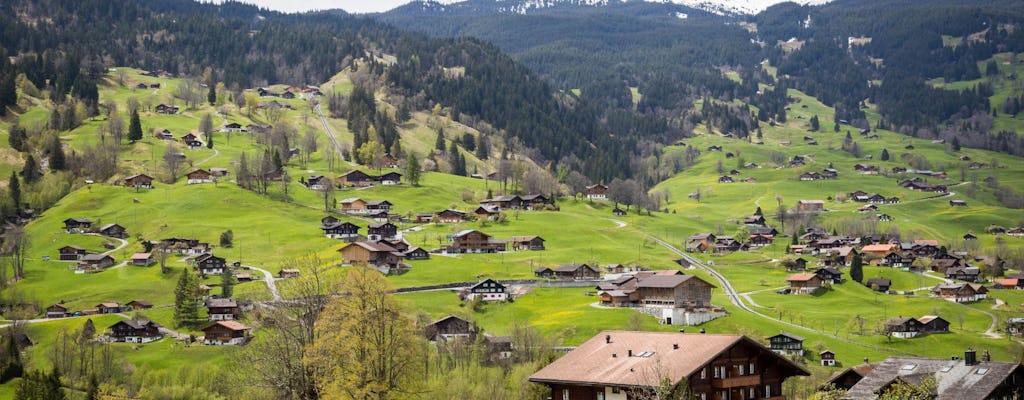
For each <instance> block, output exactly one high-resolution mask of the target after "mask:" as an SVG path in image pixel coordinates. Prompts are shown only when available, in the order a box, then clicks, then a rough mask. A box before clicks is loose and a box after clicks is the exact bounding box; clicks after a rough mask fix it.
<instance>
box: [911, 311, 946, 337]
mask: <svg viewBox="0 0 1024 400" xmlns="http://www.w3.org/2000/svg"><path fill="white" fill-rule="evenodd" d="M918 322H920V323H921V333H949V321H946V319H945V318H942V317H940V316H937V315H925V316H923V317H921V318H919V319H918Z"/></svg>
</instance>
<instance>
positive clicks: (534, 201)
mask: <svg viewBox="0 0 1024 400" xmlns="http://www.w3.org/2000/svg"><path fill="white" fill-rule="evenodd" d="M519 198H520V199H522V201H523V208H524V209H527V210H541V209H543V208H544V206H545V205H547V204H548V202H549V200H548V198H547V197H546V196H544V195H542V194H524V195H522V196H519Z"/></svg>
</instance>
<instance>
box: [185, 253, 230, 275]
mask: <svg viewBox="0 0 1024 400" xmlns="http://www.w3.org/2000/svg"><path fill="white" fill-rule="evenodd" d="M193 262H194V265H195V269H196V272H198V273H199V275H202V276H208V275H220V274H222V273H224V269H226V268H227V267H228V263H227V261H226V260H224V258H223V257H217V256H215V255H213V254H210V253H204V254H200V255H199V256H198V257H196V258H195V260H193Z"/></svg>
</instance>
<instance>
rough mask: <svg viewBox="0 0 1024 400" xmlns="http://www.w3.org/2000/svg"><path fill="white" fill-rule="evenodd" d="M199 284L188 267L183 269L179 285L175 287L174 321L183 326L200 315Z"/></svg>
mask: <svg viewBox="0 0 1024 400" xmlns="http://www.w3.org/2000/svg"><path fill="white" fill-rule="evenodd" d="M198 289H199V284H198V283H197V281H196V280H195V279H194V278H192V274H190V273H189V270H188V268H185V269H184V270H182V271H181V277H180V278H178V285H177V286H176V287H175V288H174V323H175V324H177V326H181V325H183V324H185V323H188V322H192V321H195V320H196V319H198V317H199V304H198V302H197V301H196V292H197V291H198Z"/></svg>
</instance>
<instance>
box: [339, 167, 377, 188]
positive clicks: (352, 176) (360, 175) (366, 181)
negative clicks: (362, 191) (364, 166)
mask: <svg viewBox="0 0 1024 400" xmlns="http://www.w3.org/2000/svg"><path fill="white" fill-rule="evenodd" d="M376 180H377V179H376V178H374V177H373V176H371V175H368V174H366V173H365V172H363V171H360V170H358V169H354V170H351V171H348V172H346V173H344V174H341V176H338V179H336V180H335V182H337V183H338V185H341V186H353V187H368V186H373V183H374V182H376Z"/></svg>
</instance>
